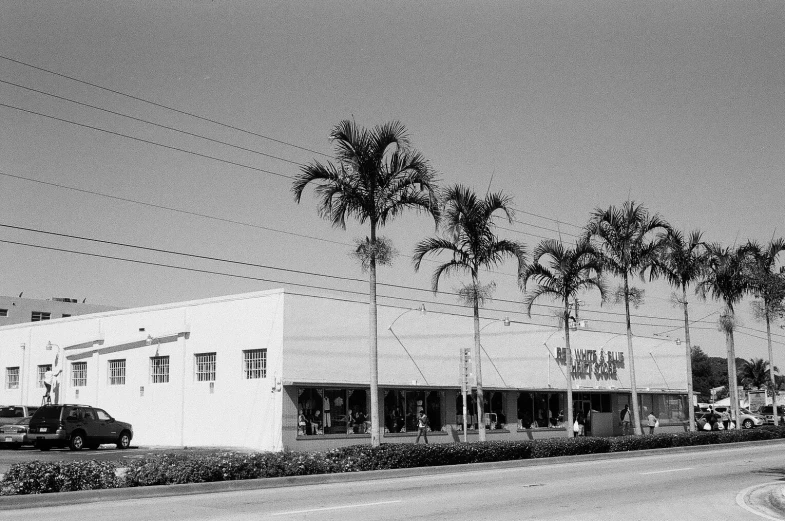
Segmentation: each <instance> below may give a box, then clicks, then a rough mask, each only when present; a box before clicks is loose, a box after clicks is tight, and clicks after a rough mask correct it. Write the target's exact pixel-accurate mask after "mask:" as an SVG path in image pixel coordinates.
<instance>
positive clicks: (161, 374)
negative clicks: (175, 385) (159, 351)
mask: <svg viewBox="0 0 785 521" xmlns="http://www.w3.org/2000/svg"><path fill="white" fill-rule="evenodd" d="M150 383H154V384H165V383H169V357H168V356H151V357H150Z"/></svg>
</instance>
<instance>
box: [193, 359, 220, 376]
mask: <svg viewBox="0 0 785 521" xmlns="http://www.w3.org/2000/svg"><path fill="white" fill-rule="evenodd" d="M194 362H195V370H196V381H197V382H213V381H215V353H199V354H196V355H194Z"/></svg>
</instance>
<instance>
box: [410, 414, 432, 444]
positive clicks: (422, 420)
mask: <svg viewBox="0 0 785 521" xmlns="http://www.w3.org/2000/svg"><path fill="white" fill-rule="evenodd" d="M429 424H430V422H429V421H428V417H427V416H426V415H425V411H420V417H419V418H418V419H417V439H416V440H415V441H414V443H415V444H418V443H420V436H422V437H423V438H425V444H426V445H428V425H429Z"/></svg>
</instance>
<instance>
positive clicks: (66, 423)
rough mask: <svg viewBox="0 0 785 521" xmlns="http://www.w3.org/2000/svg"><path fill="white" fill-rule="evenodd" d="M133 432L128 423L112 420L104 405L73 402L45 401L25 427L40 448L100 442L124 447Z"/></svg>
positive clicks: (73, 447)
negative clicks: (98, 406)
mask: <svg viewBox="0 0 785 521" xmlns="http://www.w3.org/2000/svg"><path fill="white" fill-rule="evenodd" d="M133 436H134V429H133V427H131V424H130V423H125V422H121V421H117V420H115V419H114V418H112V417H111V416H110V415H109V414H107V412H106V411H104V410H103V409H97V408H95V407H90V406H89V405H74V404H65V405H44V406H43V407H41V408H40V409H38V410H37V411H36V413H35V414H34V415H33V417H32V418H30V427H29V430H28V438H29V439H30V441H32V442H33V443H35V446H36V447H37V448H39V449H40V450H49V449H51V448H52V447H71V450H82V449H83V448H84V447H87V448H88V449H97V448H98V446H99V445H101V444H102V443H115V444H117V448H118V449H127V448H128V446H129V445H130V444H131V439H132V438H133Z"/></svg>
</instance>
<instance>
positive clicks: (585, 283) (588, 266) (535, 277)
mask: <svg viewBox="0 0 785 521" xmlns="http://www.w3.org/2000/svg"><path fill="white" fill-rule="evenodd" d="M546 259H547V260H548V262H547V264H546V263H544V262H543V261H544V260H546ZM601 268H602V260H601V257H600V254H599V252H598V251H597V250H596V249H595V248H594V246H593V245H592V244H591V243H590V242H589V241H588V240H586V239H582V240H580V241H579V242H578V244H576V245H575V248H572V249H567V248H565V247H564V244H562V242H561V240H558V241H556V240H553V239H548V240H544V241H542V242H540V244H539V245H538V246H537V248H536V249H535V250H534V253H533V258H532V263H531V264H529V265H528V266H526V268H525V269H524V271H523V273H522V274H521V276H520V278H519V282H520V285H521V287H522V288H523V289H524V291H525V290H526V284H527V283H528V282H529V281H530V280H532V281H533V282H534V283H535V284H536V286H535V287H534V289H533V290H532V291H531V292H530V293H528V294H527V295H526V297H525V298H524V300H523V304H524V305H525V306H526V312H527V313H528V315H529V317H531V309H532V305H533V304H534V301H535V300H537V299H538V298H539V297H541V296H543V295H545V296H548V297H551V298H552V299H554V300H560V301H561V302H562V303H563V304H564V309H563V312H562V318H563V320H562V322H563V324H564V344H565V347H566V351H567V419H568V420H567V425H568V428H567V437H572V435H573V433H572V428H571V426H572V422H573V421H574V417H573V404H572V352H571V350H570V303H571V301H573V300H574V299H575V298H577V296H578V292H579V291H582V290H587V289H591V288H597V289H598V290H599V291H600V295H601V296H602V297H603V298H604V297H605V285H604V283H603V281H602V279H601V278H600V271H601Z"/></svg>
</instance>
